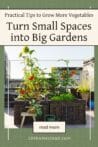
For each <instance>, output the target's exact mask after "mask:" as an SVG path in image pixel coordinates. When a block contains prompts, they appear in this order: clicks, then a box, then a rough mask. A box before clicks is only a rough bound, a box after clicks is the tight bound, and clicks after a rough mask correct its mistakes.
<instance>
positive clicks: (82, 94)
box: [81, 92, 90, 108]
mask: <svg viewBox="0 0 98 147" xmlns="http://www.w3.org/2000/svg"><path fill="white" fill-rule="evenodd" d="M81 97H82V99H83V100H85V101H86V108H87V102H88V99H89V97H90V93H89V92H87V93H81Z"/></svg>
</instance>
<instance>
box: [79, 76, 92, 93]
mask: <svg viewBox="0 0 98 147" xmlns="http://www.w3.org/2000/svg"><path fill="white" fill-rule="evenodd" d="M77 92H80V93H88V92H90V84H89V81H88V80H85V79H84V80H82V81H81V83H80V84H79V85H78V87H77Z"/></svg>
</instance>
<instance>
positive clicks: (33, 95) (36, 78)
mask: <svg viewBox="0 0 98 147" xmlns="http://www.w3.org/2000/svg"><path fill="white" fill-rule="evenodd" d="M34 52H35V50H30V49H29V48H28V47H27V46H25V47H24V48H23V49H22V51H21V52H20V54H19V57H20V58H22V60H23V63H24V77H23V82H22V83H21V85H20V87H18V88H17V89H18V90H17V92H18V99H22V100H31V99H36V100H39V99H41V98H42V96H43V95H44V96H45V95H46V94H47V86H48V83H47V79H46V78H45V73H44V71H43V70H42V69H40V68H39V66H38V62H37V61H38V60H37V58H35V57H34Z"/></svg>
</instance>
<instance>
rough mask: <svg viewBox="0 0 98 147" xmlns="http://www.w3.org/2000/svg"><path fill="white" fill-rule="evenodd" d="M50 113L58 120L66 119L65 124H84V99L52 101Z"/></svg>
mask: <svg viewBox="0 0 98 147" xmlns="http://www.w3.org/2000/svg"><path fill="white" fill-rule="evenodd" d="M50 114H51V115H55V116H56V118H57V120H58V121H66V124H85V123H86V115H85V101H84V100H75V101H71V102H68V101H66V102H65V101H59V102H57V101H52V102H51V103H50Z"/></svg>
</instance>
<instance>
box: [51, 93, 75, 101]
mask: <svg viewBox="0 0 98 147" xmlns="http://www.w3.org/2000/svg"><path fill="white" fill-rule="evenodd" d="M74 99H75V96H74V95H73V94H71V93H63V94H60V95H56V96H53V97H52V98H51V100H54V101H72V100H74Z"/></svg>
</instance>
